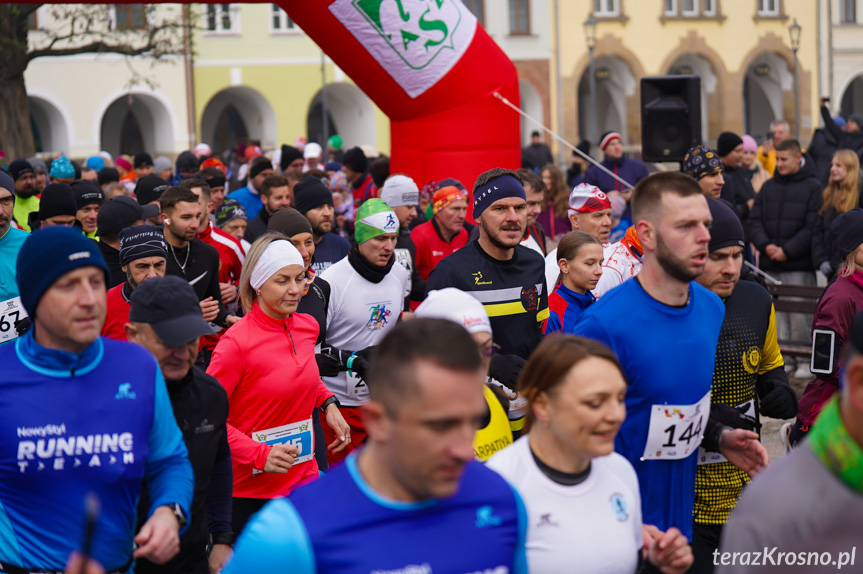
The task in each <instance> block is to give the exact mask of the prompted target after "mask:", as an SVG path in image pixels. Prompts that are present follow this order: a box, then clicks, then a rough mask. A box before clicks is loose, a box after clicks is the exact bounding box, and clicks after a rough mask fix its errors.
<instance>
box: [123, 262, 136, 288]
mask: <svg viewBox="0 0 863 574" xmlns="http://www.w3.org/2000/svg"><path fill="white" fill-rule="evenodd" d="M129 265H131V263H130V264H129ZM126 282H127V283H128V284H129V287H131V288H132V291H134V290H135V289H137V288H138V284H137V283H136V282H135V280H134V279H133V278H132V272H131V271H126Z"/></svg>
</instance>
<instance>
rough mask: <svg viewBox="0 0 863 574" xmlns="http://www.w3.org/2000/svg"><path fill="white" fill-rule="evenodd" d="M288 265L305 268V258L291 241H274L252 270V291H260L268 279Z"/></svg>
mask: <svg viewBox="0 0 863 574" xmlns="http://www.w3.org/2000/svg"><path fill="white" fill-rule="evenodd" d="M288 265H299V266H300V267H303V256H302V255H300V252H299V251H297V248H296V247H294V245H293V244H292V243H291V242H290V241H286V240H284V239H278V240H276V241H273V242H272V243H270V244H269V245H267V248H266V249H264V252H263V253H261V258H260V259H258V263H257V265H255V268H254V269H252V276H251V278H250V280H249V282H250V283H251V284H252V289H255V290H258V289H260V288H261V285H263V284H264V283H266V282H267V279H269V278H270V277H272V276H273V275H275V274H276V272H278V270H279V269H281V268H282V267H287V266H288Z"/></svg>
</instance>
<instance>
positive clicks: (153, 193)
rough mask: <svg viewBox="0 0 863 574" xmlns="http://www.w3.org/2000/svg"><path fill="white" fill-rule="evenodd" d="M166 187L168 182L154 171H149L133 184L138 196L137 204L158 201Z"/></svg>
mask: <svg viewBox="0 0 863 574" xmlns="http://www.w3.org/2000/svg"><path fill="white" fill-rule="evenodd" d="M166 189H168V182H167V181H165V180H164V179H162V178H161V177H159V176H158V175H156V174H155V173H151V174H150V175H145V176H144V177H142V178H141V179H139V180H138V183H137V184H136V185H135V196H136V197H137V198H138V203H139V204H141V205H147V204H148V203H152V202H154V201H158V200H159V198H160V197H162V194H163V193H165V190H166Z"/></svg>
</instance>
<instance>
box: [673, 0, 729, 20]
mask: <svg viewBox="0 0 863 574" xmlns="http://www.w3.org/2000/svg"><path fill="white" fill-rule="evenodd" d="M717 1H718V0H665V15H666V16H668V17H672V18H675V17H684V18H706V17H710V18H712V17H714V16H716V14H717V10H716V4H717Z"/></svg>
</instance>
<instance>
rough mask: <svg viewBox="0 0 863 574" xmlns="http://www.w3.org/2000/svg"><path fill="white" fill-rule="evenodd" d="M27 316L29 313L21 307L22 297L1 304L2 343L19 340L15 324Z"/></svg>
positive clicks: (0, 325) (0, 334) (0, 337)
mask: <svg viewBox="0 0 863 574" xmlns="http://www.w3.org/2000/svg"><path fill="white" fill-rule="evenodd" d="M27 316H28V315H27V311H25V310H24V306H23V305H21V297H14V298H12V299H9V300H7V301H3V302H0V343H5V342H6V341H11V340H12V339H17V338H18V331H16V330H15V323H16V322H18V321H20V320H21V319H23V318H25V317H27Z"/></svg>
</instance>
